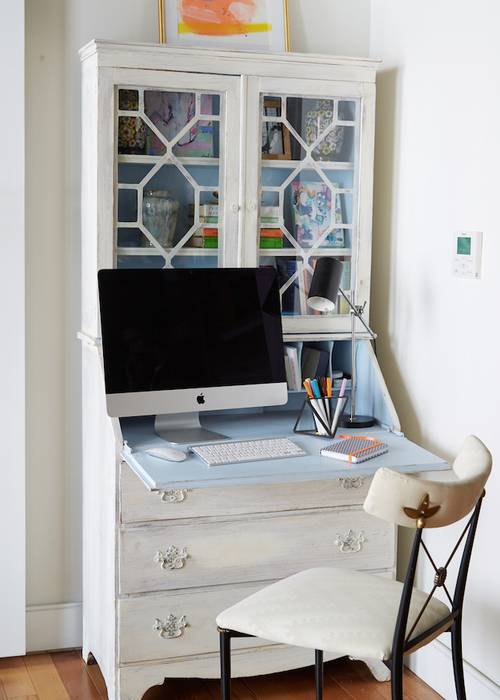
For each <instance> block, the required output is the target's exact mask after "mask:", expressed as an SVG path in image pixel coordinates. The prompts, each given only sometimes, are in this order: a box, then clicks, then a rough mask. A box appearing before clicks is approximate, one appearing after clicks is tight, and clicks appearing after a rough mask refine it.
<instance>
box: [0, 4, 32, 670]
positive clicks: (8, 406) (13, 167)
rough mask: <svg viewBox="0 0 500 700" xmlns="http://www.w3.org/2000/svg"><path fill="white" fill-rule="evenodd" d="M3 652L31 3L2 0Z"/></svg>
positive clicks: (21, 592) (20, 319) (20, 595)
mask: <svg viewBox="0 0 500 700" xmlns="http://www.w3.org/2000/svg"><path fill="white" fill-rule="evenodd" d="M0 16H1V17H2V18H3V19H2V21H1V22H0V66H1V75H2V85H3V90H4V95H5V96H6V98H7V100H8V105H9V107H8V109H3V110H2V112H1V114H0V133H1V134H3V135H4V138H3V139H2V156H1V159H2V167H1V168H0V210H1V211H2V226H1V228H0V236H1V251H2V253H1V256H0V261H1V263H0V323H1V328H2V342H1V344H0V368H1V373H2V374H1V381H0V384H1V386H2V390H1V393H0V397H1V398H0V425H1V426H2V433H1V435H2V438H1V444H2V457H3V466H2V480H1V486H0V552H1V555H0V557H1V561H2V565H1V574H0V619H1V621H2V622H1V625H0V657H1V656H13V655H15V654H23V653H24V651H25V585H24V582H25V552H26V549H25V546H26V538H25V367H24V361H25V271H24V257H25V238H24V231H25V217H24V206H25V194H24V176H25V173H24V153H25V149H24V141H25V139H24V126H25V121H24V90H25V80H24V63H25V60H24V49H25V41H24V22H25V15H24V3H21V2H18V3H11V2H9V1H8V0H1V2H0Z"/></svg>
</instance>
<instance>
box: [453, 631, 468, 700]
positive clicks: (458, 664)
mask: <svg viewBox="0 0 500 700" xmlns="http://www.w3.org/2000/svg"><path fill="white" fill-rule="evenodd" d="M451 654H452V657H453V674H454V676H455V690H456V693H457V700H467V695H466V693H465V680H464V661H463V657H462V618H461V617H458V618H457V619H456V620H455V622H454V624H453V627H452V628H451Z"/></svg>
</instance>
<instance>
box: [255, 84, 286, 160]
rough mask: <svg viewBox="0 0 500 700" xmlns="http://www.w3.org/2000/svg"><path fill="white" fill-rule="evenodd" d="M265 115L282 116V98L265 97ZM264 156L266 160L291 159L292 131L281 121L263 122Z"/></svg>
mask: <svg viewBox="0 0 500 700" xmlns="http://www.w3.org/2000/svg"><path fill="white" fill-rule="evenodd" d="M264 116H265V117H277V118H278V117H280V116H281V98H279V97H277V98H273V97H264ZM262 158H264V159H266V160H290V159H291V158H292V148H291V143H290V132H289V131H288V129H286V128H285V126H284V124H283V123H282V122H279V121H275V122H274V121H269V122H268V121H263V122H262Z"/></svg>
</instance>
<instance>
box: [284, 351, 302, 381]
mask: <svg viewBox="0 0 500 700" xmlns="http://www.w3.org/2000/svg"><path fill="white" fill-rule="evenodd" d="M284 350H285V369H286V370H287V384H288V388H289V390H290V391H300V390H301V389H302V375H301V371H300V362H299V351H298V349H297V348H296V347H295V346H294V345H285V346H284Z"/></svg>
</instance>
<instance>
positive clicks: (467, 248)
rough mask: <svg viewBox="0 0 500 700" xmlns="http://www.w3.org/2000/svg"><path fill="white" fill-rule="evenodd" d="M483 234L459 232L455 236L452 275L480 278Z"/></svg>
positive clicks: (479, 232) (478, 232)
mask: <svg viewBox="0 0 500 700" xmlns="http://www.w3.org/2000/svg"><path fill="white" fill-rule="evenodd" d="M482 247H483V234H482V233H481V231H461V232H459V233H456V234H455V247H454V251H453V253H454V254H453V274H454V275H455V277H464V278H469V279H478V278H479V277H481V255H482Z"/></svg>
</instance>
